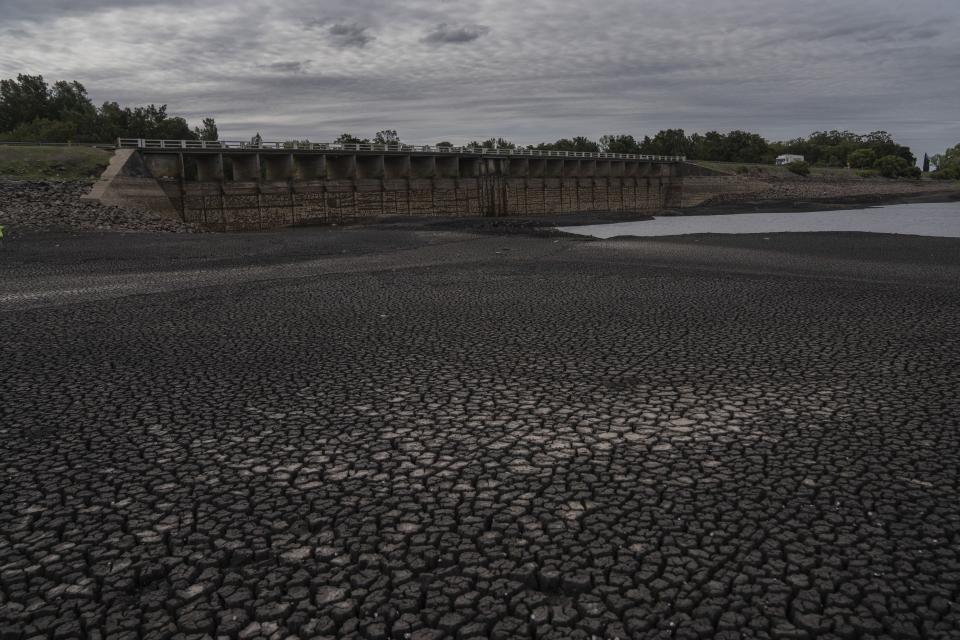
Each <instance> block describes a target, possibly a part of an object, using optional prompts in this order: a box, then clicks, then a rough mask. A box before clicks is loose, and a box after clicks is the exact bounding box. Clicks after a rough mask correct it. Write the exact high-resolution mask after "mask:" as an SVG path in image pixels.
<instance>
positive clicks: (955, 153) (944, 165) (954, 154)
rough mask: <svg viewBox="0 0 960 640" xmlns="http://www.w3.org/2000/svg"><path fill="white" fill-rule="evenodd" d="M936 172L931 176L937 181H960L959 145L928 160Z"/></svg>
mask: <svg viewBox="0 0 960 640" xmlns="http://www.w3.org/2000/svg"><path fill="white" fill-rule="evenodd" d="M930 162H931V163H933V164H934V165H936V167H937V170H936V171H934V172H933V173H932V174H931V176H932V177H934V178H936V179H938V180H960V144H958V145H956V146H955V147H953V148H950V149H947V150H946V151H944V152H943V153H938V154H937V155H935V156H933V157H932V158H931V159H930Z"/></svg>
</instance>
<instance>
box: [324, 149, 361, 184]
mask: <svg viewBox="0 0 960 640" xmlns="http://www.w3.org/2000/svg"><path fill="white" fill-rule="evenodd" d="M356 177H357V156H355V155H347V156H327V179H328V180H350V179H352V178H356Z"/></svg>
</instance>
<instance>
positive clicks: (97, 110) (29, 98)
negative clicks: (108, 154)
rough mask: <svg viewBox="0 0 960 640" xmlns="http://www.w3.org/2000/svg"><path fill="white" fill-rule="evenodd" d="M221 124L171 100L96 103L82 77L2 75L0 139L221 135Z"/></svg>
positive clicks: (93, 139) (87, 139)
mask: <svg viewBox="0 0 960 640" xmlns="http://www.w3.org/2000/svg"><path fill="white" fill-rule="evenodd" d="M217 137H218V133H217V124H216V122H215V120H214V119H213V118H204V119H203V126H201V127H195V128H193V129H191V128H190V125H189V124H187V121H186V120H184V119H183V118H181V117H179V116H171V115H170V114H168V113H167V105H165V104H164V105H160V106H157V105H155V104H150V105H146V106H140V107H132V108H131V107H123V106H120V105H119V104H117V103H116V102H104V103H103V104H102V105H100V106H95V105H94V104H93V102H92V101H91V100H90V98H89V96H87V90H86V88H85V87H84V86H83V85H82V84H80V83H79V82H76V81H72V82H67V81H64V80H61V81H58V82H55V83H53V85H49V84H47V82H46V81H44V79H43V76H39V75H38V76H30V75H23V74H21V75H18V76H17V78H16V80H14V79H7V80H0V140H16V141H29V142H107V141H111V140H116V139H117V138H159V139H167V140H216V139H217Z"/></svg>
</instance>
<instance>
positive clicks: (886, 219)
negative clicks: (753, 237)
mask: <svg viewBox="0 0 960 640" xmlns="http://www.w3.org/2000/svg"><path fill="white" fill-rule="evenodd" d="M559 229H560V230H561V231H566V232H567V233H575V234H579V235H585V236H593V237H595V238H613V237H616V236H642V237H655V236H677V235H689V234H693V233H784V232H797V233H804V232H814V231H863V232H867V233H899V234H907V235H914V236H936V237H941V238H960V202H933V203H921V204H898V205H890V206H886V207H873V208H870V209H850V210H844V211H807V212H789V213H738V214H731V215H716V216H668V217H661V218H654V219H653V220H641V221H636V222H616V223H612V224H594V225H585V226H581V227H559Z"/></svg>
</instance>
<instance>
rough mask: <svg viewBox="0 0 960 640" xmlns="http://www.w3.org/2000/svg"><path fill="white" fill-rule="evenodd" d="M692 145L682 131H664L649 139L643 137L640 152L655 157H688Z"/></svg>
mask: <svg viewBox="0 0 960 640" xmlns="http://www.w3.org/2000/svg"><path fill="white" fill-rule="evenodd" d="M692 147H693V145H692V144H691V142H690V139H689V138H688V137H687V134H686V133H685V132H684V130H683V129H665V130H663V131H660V132H658V133H657V135H655V136H653V138H650V137H649V136H644V138H643V142H642V143H641V144H640V150H641V151H642V152H643V153H645V154H648V155H655V156H689V155H690V152H691V151H692Z"/></svg>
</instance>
